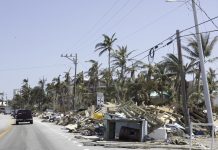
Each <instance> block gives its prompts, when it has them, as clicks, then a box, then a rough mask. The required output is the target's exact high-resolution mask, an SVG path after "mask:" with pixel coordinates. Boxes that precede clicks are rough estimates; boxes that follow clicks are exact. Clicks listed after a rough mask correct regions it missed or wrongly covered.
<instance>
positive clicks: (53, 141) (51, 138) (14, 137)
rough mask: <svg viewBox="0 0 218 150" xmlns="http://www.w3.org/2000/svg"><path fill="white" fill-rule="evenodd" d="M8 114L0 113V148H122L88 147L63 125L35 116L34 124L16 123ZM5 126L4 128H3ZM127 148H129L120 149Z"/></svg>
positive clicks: (35, 149)
mask: <svg viewBox="0 0 218 150" xmlns="http://www.w3.org/2000/svg"><path fill="white" fill-rule="evenodd" d="M14 123H15V120H14V119H12V117H11V116H8V115H6V116H5V115H0V124H1V125H0V129H1V130H0V131H1V132H0V150H102V149H106V150H115V149H116V150H119V149H120V148H115V149H114V148H104V147H92V146H89V147H86V146H83V145H82V144H81V143H80V141H79V140H78V139H75V138H74V135H73V134H72V133H67V132H66V130H63V129H62V128H63V127H61V126H57V125H54V124H52V123H43V122H41V120H39V119H37V118H34V123H33V124H27V123H22V124H20V125H15V124H14ZM3 128H4V129H3ZM120 150H127V149H122V148H121V149H120Z"/></svg>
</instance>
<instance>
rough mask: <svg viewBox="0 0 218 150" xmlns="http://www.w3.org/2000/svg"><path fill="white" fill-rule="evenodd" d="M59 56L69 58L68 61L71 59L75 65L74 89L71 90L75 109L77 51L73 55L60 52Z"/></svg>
mask: <svg viewBox="0 0 218 150" xmlns="http://www.w3.org/2000/svg"><path fill="white" fill-rule="evenodd" d="M61 57H65V58H67V59H69V60H70V61H72V62H73V63H74V65H75V71H74V72H75V76H74V90H73V95H74V98H73V110H75V99H76V71H77V64H78V62H77V53H76V54H75V56H73V55H72V54H70V55H68V54H66V55H63V54H61Z"/></svg>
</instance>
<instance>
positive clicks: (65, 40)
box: [0, 0, 218, 98]
mask: <svg viewBox="0 0 218 150" xmlns="http://www.w3.org/2000/svg"><path fill="white" fill-rule="evenodd" d="M197 3H200V5H201V7H202V8H203V9H204V10H205V11H206V12H207V14H208V15H209V16H210V17H211V18H213V17H216V16H218V11H217V6H218V1H217V0H199V1H198V2H197ZM198 18H199V22H202V21H205V20H208V18H207V17H206V16H205V15H204V14H203V13H202V12H201V11H200V10H199V9H198ZM214 23H215V24H217V25H218V19H216V20H214ZM193 25H194V21H193V14H192V9H191V6H190V3H187V4H183V3H181V2H175V3H167V2H165V0H155V1H152V0H149V1H148V0H19V1H14V0H0V52H1V59H0V92H4V93H6V94H7V96H8V97H9V98H11V97H12V94H13V89H17V88H20V87H21V85H22V80H23V79H24V78H28V79H29V83H30V85H31V86H32V87H33V86H35V85H37V82H38V81H39V79H42V78H43V77H44V78H46V79H47V82H51V80H52V78H54V77H57V76H58V75H63V74H64V72H65V71H68V70H69V68H70V67H72V70H73V69H74V66H73V63H72V62H70V61H69V60H67V59H65V58H61V57H60V55H61V54H71V53H72V54H73V55H74V54H75V53H77V54H78V70H79V71H81V70H84V71H86V70H88V68H89V67H90V65H89V64H88V63H87V62H85V61H87V60H90V59H96V60H98V61H99V62H100V63H102V64H103V65H102V66H103V67H105V66H106V65H107V55H106V54H104V55H103V56H102V57H101V58H99V57H98V53H97V52H94V49H95V45H96V44H97V43H98V42H101V41H102V40H103V38H102V34H107V35H112V34H113V33H116V37H117V38H118V40H117V42H116V44H115V48H116V46H117V45H124V46H125V45H127V47H128V49H129V51H131V50H136V51H135V52H134V53H133V55H136V54H138V53H140V52H142V51H144V50H146V49H149V48H151V47H153V46H154V45H156V44H158V43H159V42H161V41H162V40H164V39H166V38H167V37H169V36H170V35H172V34H174V33H175V31H176V30H177V29H179V30H182V29H185V28H187V27H190V26H193ZM215 29H216V28H215V26H214V25H213V24H212V23H211V22H209V23H206V24H204V25H202V26H200V30H201V31H209V30H215ZM189 33H194V30H188V31H187V32H185V33H183V34H189ZM217 33H218V32H214V33H212V34H211V37H214V36H215V35H218V34H217ZM182 44H183V45H185V44H187V42H186V40H185V39H184V38H183V39H182ZM217 48H218V46H216V49H215V51H214V53H213V56H216V57H217V56H218V51H217ZM173 52H175V53H176V43H175V42H174V43H173V44H171V45H170V46H168V47H166V48H164V49H161V50H159V51H157V52H156V53H155V58H154V62H158V61H160V60H161V58H162V57H163V56H165V55H166V54H167V53H173ZM133 55H132V56H133ZM145 55H147V53H145V54H144V55H140V56H139V57H137V59H140V58H142V57H144V56H145ZM143 61H144V62H146V63H148V60H147V59H144V60H143ZM207 66H210V67H213V68H214V69H217V63H213V64H210V65H207ZM71 75H72V76H73V72H71ZM62 79H63V78H62Z"/></svg>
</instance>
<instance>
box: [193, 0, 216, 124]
mask: <svg viewBox="0 0 218 150" xmlns="http://www.w3.org/2000/svg"><path fill="white" fill-rule="evenodd" d="M195 3H196V2H195V0H192V9H193V16H194V22H195V31H196V38H197V42H198V50H199V59H200V66H201V75H202V81H203V90H204V99H205V100H204V101H205V105H206V108H207V119H208V123H211V124H213V114H212V108H211V102H210V94H209V90H208V81H207V76H206V71H205V67H204V53H203V48H202V44H201V42H202V41H201V37H200V32H199V27H198V18H197V13H196V7H195Z"/></svg>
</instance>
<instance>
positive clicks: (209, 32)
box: [180, 30, 218, 37]
mask: <svg viewBox="0 0 218 150" xmlns="http://www.w3.org/2000/svg"><path fill="white" fill-rule="evenodd" d="M217 31H218V30H210V31H204V32H200V33H199V34H202V33H212V32H217ZM191 35H196V34H194V33H191V34H186V35H182V36H180V37H186V36H191Z"/></svg>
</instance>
